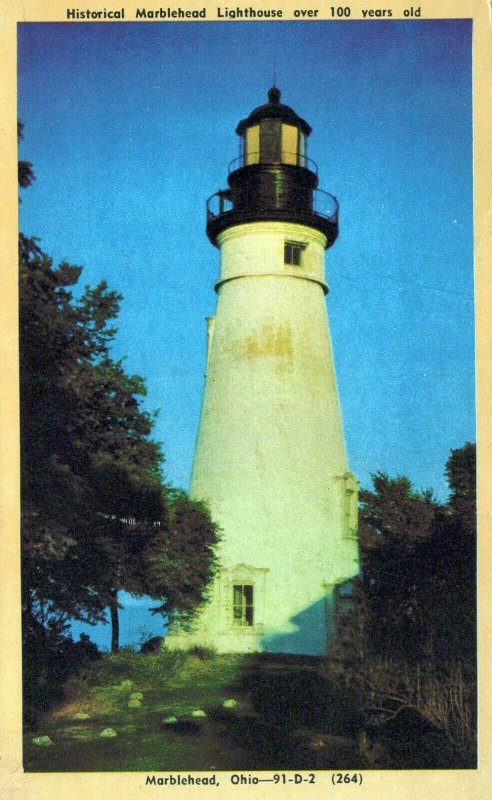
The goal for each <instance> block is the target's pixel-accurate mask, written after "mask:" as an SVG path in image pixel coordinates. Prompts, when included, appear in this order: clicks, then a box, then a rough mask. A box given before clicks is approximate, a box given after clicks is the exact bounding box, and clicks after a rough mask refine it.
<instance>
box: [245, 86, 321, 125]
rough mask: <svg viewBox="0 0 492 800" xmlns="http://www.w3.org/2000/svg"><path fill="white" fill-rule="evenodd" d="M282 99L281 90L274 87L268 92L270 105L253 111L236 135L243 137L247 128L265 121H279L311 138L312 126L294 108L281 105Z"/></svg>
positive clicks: (267, 104)
mask: <svg viewBox="0 0 492 800" xmlns="http://www.w3.org/2000/svg"><path fill="white" fill-rule="evenodd" d="M280 97H281V93H280V89H278V88H277V87H276V86H272V88H271V89H269V91H268V103H265V104H264V105H262V106H258V107H257V108H255V109H253V111H252V112H251V114H250V115H249V117H246V119H243V120H241V122H240V123H239V125H238V126H237V128H236V133H237V134H238V135H239V136H243V134H244V132H245V130H246V128H251V127H252V126H253V125H257V124H258V123H259V122H260V121H261V120H263V119H279V120H281V121H282V122H285V123H287V124H289V125H295V127H296V128H298V129H299V130H300V131H302V133H303V134H304V135H305V136H309V134H310V133H311V131H312V128H311V126H310V125H309V124H308V123H307V122H306V120H305V119H302V117H300V116H299V115H298V114H296V112H295V111H294V109H293V108H291V107H290V106H286V105H284V104H283V103H281V102H280Z"/></svg>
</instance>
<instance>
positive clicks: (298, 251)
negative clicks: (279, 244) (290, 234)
mask: <svg viewBox="0 0 492 800" xmlns="http://www.w3.org/2000/svg"><path fill="white" fill-rule="evenodd" d="M305 247H306V245H304V244H301V243H300V242H285V245H284V263H285V264H293V265H294V267H300V266H301V262H302V251H303V250H304V249H305Z"/></svg>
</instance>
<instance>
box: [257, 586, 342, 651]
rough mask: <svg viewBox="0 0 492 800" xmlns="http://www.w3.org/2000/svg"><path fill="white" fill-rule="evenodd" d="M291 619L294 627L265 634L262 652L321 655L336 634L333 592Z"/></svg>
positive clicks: (262, 641)
mask: <svg viewBox="0 0 492 800" xmlns="http://www.w3.org/2000/svg"><path fill="white" fill-rule="evenodd" d="M290 622H292V624H293V625H295V626H296V630H294V631H292V632H290V633H285V634H274V635H271V636H265V637H264V638H263V639H262V640H261V642H260V646H261V649H262V650H263V651H264V652H265V653H292V654H294V655H307V656H322V655H324V654H325V653H326V652H327V651H328V648H329V646H330V644H331V642H332V640H333V638H334V635H335V593H334V592H332V593H330V594H327V595H326V596H325V597H322V598H320V599H319V600H317V601H316V603H313V604H312V605H310V606H308V607H307V608H305V609H304V610H303V611H301V612H300V613H299V614H296V615H295V616H294V617H291V619H290Z"/></svg>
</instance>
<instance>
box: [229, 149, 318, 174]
mask: <svg viewBox="0 0 492 800" xmlns="http://www.w3.org/2000/svg"><path fill="white" fill-rule="evenodd" d="M256 164H266V165H270V164H285V165H287V166H292V167H304V168H305V169H309V170H311V172H314V174H315V175H317V174H318V165H317V163H316V161H313V159H312V158H308V157H307V156H303V155H299V153H290V152H288V151H287V150H282V152H281V154H280V157H279V158H265V156H262V155H261V153H260V152H258V151H256V152H252V153H250V152H248V154H247V155H241V156H238V157H237V158H234V159H233V160H232V161H231V163H230V164H229V168H228V169H229V174H230V173H231V172H234V171H235V170H236V169H240V168H241V167H250V166H254V165H256Z"/></svg>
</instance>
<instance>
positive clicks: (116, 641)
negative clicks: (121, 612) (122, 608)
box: [109, 592, 120, 653]
mask: <svg viewBox="0 0 492 800" xmlns="http://www.w3.org/2000/svg"><path fill="white" fill-rule="evenodd" d="M109 611H110V614H111V652H112V653H117V652H118V650H119V646H120V619H119V616H118V593H117V592H113V593H112V595H111V599H110V601H109Z"/></svg>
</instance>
